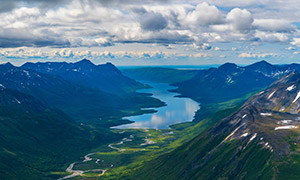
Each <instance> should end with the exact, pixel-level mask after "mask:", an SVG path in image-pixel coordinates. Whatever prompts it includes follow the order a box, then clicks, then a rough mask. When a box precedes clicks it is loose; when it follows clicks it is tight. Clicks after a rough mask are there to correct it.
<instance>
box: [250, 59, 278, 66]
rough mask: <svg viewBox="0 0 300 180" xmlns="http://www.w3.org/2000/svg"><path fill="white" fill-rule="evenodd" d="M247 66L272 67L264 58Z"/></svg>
mask: <svg viewBox="0 0 300 180" xmlns="http://www.w3.org/2000/svg"><path fill="white" fill-rule="evenodd" d="M247 67H248V68H268V67H271V68H272V67H273V65H272V64H270V63H268V62H267V61H265V60H262V61H258V62H256V63H253V64H251V65H249V66H247Z"/></svg>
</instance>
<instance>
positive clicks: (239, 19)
mask: <svg viewBox="0 0 300 180" xmlns="http://www.w3.org/2000/svg"><path fill="white" fill-rule="evenodd" d="M226 19H227V21H228V22H229V23H230V26H231V27H232V29H233V30H237V31H241V32H244V31H248V30H250V29H251V28H252V23H253V17H252V14H251V13H250V12H249V11H248V10H246V9H239V8H234V9H232V10H231V11H230V12H229V13H228V14H227V16H226Z"/></svg>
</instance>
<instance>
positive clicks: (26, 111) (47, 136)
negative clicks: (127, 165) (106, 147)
mask: <svg viewBox="0 0 300 180" xmlns="http://www.w3.org/2000/svg"><path fill="white" fill-rule="evenodd" d="M0 131H1V133H0V159H1V161H0V179H52V178H54V177H52V178H51V177H50V176H49V173H50V171H62V170H63V169H61V168H63V167H64V166H65V164H67V163H68V162H69V161H72V160H74V159H77V158H78V156H81V155H82V154H83V153H85V152H86V151H87V150H90V149H91V148H93V147H95V145H96V144H97V145H98V144H99V143H105V142H107V140H106V139H107V136H111V135H110V134H109V133H107V132H106V133H107V134H105V132H101V133H100V132H97V131H94V130H92V129H90V128H88V127H87V126H80V125H77V124H76V123H75V122H73V121H72V120H71V118H70V117H68V116H67V115H65V114H64V113H63V112H61V111H60V110H57V109H53V108H50V107H48V106H46V105H45V104H43V103H41V102H40V101H38V100H37V99H35V98H34V97H32V96H29V95H26V94H23V93H20V92H19V91H17V90H12V89H9V88H6V87H5V86H4V85H2V84H0Z"/></svg>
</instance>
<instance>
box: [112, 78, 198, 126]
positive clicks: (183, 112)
mask: <svg viewBox="0 0 300 180" xmlns="http://www.w3.org/2000/svg"><path fill="white" fill-rule="evenodd" d="M142 83H145V84H148V85H150V86H151V87H152V88H149V89H142V90H139V91H138V92H143V93H150V94H153V95H152V96H153V97H155V98H157V99H160V100H161V101H163V102H165V103H166V104H167V106H163V107H159V108H154V109H155V110H156V111H157V112H155V113H151V114H142V115H137V116H130V117H125V118H124V119H128V120H131V121H134V123H131V124H124V125H120V126H116V127H113V128H117V129H129V128H150V129H167V128H169V125H172V124H177V123H182V122H190V121H192V120H193V117H194V115H195V112H196V111H197V110H198V109H199V108H200V106H199V103H197V102H196V101H194V100H192V99H190V98H178V97H175V96H176V95H178V94H177V93H174V92H169V91H168V90H169V89H174V88H175V87H173V86H170V85H168V84H166V83H155V82H148V81H147V82H142Z"/></svg>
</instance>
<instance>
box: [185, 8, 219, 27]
mask: <svg viewBox="0 0 300 180" xmlns="http://www.w3.org/2000/svg"><path fill="white" fill-rule="evenodd" d="M223 22H224V18H223V15H222V13H221V12H220V11H219V9H218V8H217V7H216V6H213V5H209V4H207V3H206V2H203V3H200V4H198V5H197V6H196V8H195V9H194V10H193V11H190V12H188V14H187V16H186V18H185V19H184V21H183V23H184V24H186V25H196V26H197V25H212V24H221V23H223Z"/></svg>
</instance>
